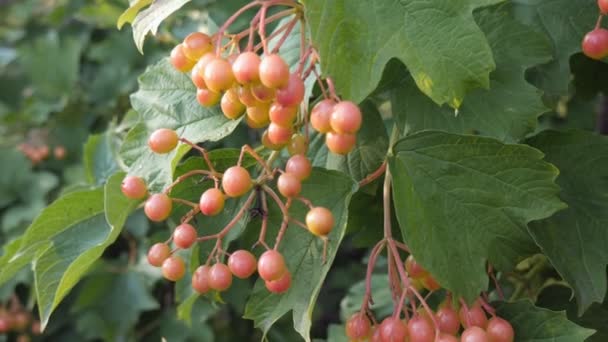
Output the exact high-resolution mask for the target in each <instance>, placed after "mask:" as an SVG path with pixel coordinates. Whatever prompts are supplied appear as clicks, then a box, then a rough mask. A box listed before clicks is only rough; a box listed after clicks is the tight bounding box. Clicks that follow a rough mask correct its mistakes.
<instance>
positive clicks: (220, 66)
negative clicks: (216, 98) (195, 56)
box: [203, 57, 234, 93]
mask: <svg viewBox="0 0 608 342" xmlns="http://www.w3.org/2000/svg"><path fill="white" fill-rule="evenodd" d="M203 79H204V80H205V84H206V85H207V88H209V90H212V91H214V92H216V93H220V92H222V91H225V90H228V89H230V87H232V85H233V84H234V74H233V73H232V65H230V62H228V61H227V60H225V59H223V58H221V57H216V58H215V59H213V60H212V61H210V62H209V64H207V66H206V67H205V70H204V71H203Z"/></svg>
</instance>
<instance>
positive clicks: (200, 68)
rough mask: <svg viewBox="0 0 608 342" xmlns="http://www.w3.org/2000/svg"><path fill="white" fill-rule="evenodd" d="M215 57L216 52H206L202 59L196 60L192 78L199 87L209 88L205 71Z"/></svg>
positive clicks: (191, 74)
mask: <svg viewBox="0 0 608 342" xmlns="http://www.w3.org/2000/svg"><path fill="white" fill-rule="evenodd" d="M214 59H215V54H214V53H212V52H209V53H206V54H204V55H203V56H202V57H201V59H199V60H198V62H196V64H195V65H194V68H192V72H191V73H190V78H191V79H192V83H194V85H195V86H196V87H197V88H199V89H207V84H206V83H205V79H204V78H203V76H204V71H205V68H206V67H207V64H209V62H211V61H212V60H214Z"/></svg>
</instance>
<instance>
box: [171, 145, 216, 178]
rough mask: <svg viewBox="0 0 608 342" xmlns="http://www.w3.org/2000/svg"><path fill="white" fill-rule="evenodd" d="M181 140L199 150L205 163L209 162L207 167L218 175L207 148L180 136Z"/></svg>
mask: <svg viewBox="0 0 608 342" xmlns="http://www.w3.org/2000/svg"><path fill="white" fill-rule="evenodd" d="M179 141H181V142H183V143H184V144H187V145H189V146H190V147H192V148H193V149H195V150H197V151H199V152H200V153H201V154H202V155H203V158H204V159H205V163H207V168H209V171H211V172H212V173H213V175H215V176H216V177H217V175H218V172H217V171H215V168H214V167H213V163H212V162H211V159H210V158H209V153H208V152H207V150H205V149H204V148H202V147H200V146H198V145H197V144H195V143H193V142H191V141H190V140H188V139H186V138H179ZM216 183H217V180H216Z"/></svg>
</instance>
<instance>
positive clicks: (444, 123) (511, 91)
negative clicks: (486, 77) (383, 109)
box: [392, 10, 551, 142]
mask: <svg viewBox="0 0 608 342" xmlns="http://www.w3.org/2000/svg"><path fill="white" fill-rule="evenodd" d="M475 17H476V19H477V22H478V24H479V26H480V27H481V29H482V30H483V31H484V33H485V34H486V37H487V39H488V42H489V43H490V46H491V48H492V52H493V54H494V59H495V61H496V70H495V71H494V72H492V74H491V75H490V89H475V90H472V91H471V92H470V93H468V94H467V97H466V99H465V101H464V103H463V104H462V107H460V108H459V110H458V112H457V113H455V112H454V110H453V109H451V108H448V107H447V106H443V107H439V106H437V105H436V104H435V103H433V102H432V101H431V100H430V99H429V98H427V97H426V96H424V94H423V93H422V92H420V91H419V90H418V89H417V88H416V87H415V86H414V81H413V80H412V79H411V77H409V76H406V77H407V80H408V81H407V82H406V83H405V84H403V85H401V86H400V87H398V88H397V89H395V90H394V91H393V93H392V105H393V111H394V113H396V120H397V124H398V125H399V128H400V129H401V130H402V131H403V132H406V133H413V132H417V131H421V130H425V129H438V130H445V131H448V132H451V133H461V134H470V133H474V132H477V133H479V134H481V135H486V136H491V137H495V138H497V139H499V140H503V141H509V142H512V141H517V140H519V139H521V138H523V137H524V136H526V134H528V133H530V132H532V131H534V128H535V127H536V122H537V117H538V116H539V115H541V114H542V113H543V112H545V111H547V108H546V107H545V106H544V105H543V103H542V101H541V94H540V91H538V89H536V88H534V87H533V86H531V85H530V84H528V83H527V82H526V80H525V78H524V73H525V71H526V69H527V68H528V67H531V66H534V65H537V64H540V63H544V62H547V61H549V60H550V59H551V46H550V43H549V42H548V40H547V39H546V38H545V37H544V36H543V35H541V34H539V33H536V32H535V31H533V30H532V29H530V28H529V27H527V26H525V25H523V24H520V23H518V22H516V21H515V20H513V19H511V18H509V17H508V16H507V15H506V13H505V12H504V11H502V10H493V11H488V10H486V11H482V12H480V13H478V14H477V15H476V16H475Z"/></svg>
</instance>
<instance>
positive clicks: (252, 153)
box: [237, 145, 272, 175]
mask: <svg viewBox="0 0 608 342" xmlns="http://www.w3.org/2000/svg"><path fill="white" fill-rule="evenodd" d="M245 153H248V154H249V155H250V156H252V157H253V158H254V159H255V160H256V161H257V162H258V163H259V164H260V165H262V167H263V168H264V170H265V171H266V173H267V174H269V175H271V174H272V170H271V169H270V167H268V164H266V161H265V160H264V158H262V157H260V155H259V154H257V152H255V150H254V149H253V148H251V146H249V145H243V147H242V148H241V154H240V155H239V161H238V162H237V165H238V166H241V164H242V163H243V157H244V155H245Z"/></svg>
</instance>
